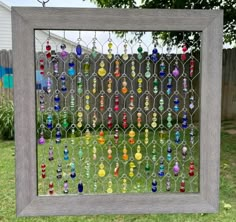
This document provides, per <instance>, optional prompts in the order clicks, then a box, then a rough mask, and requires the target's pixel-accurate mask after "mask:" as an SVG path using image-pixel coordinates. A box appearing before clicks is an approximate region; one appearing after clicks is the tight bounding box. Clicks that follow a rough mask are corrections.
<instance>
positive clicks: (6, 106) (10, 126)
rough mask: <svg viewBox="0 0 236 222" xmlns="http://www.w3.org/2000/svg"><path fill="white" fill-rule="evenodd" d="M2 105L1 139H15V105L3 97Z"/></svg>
mask: <svg viewBox="0 0 236 222" xmlns="http://www.w3.org/2000/svg"><path fill="white" fill-rule="evenodd" d="M1 101H2V102H1V104H0V137H1V138H2V139H13V138H14V104H13V101H12V100H10V99H6V98H5V97H3V96H2V97H1Z"/></svg>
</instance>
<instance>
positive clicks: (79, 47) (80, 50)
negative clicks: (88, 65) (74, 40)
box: [76, 44, 82, 56]
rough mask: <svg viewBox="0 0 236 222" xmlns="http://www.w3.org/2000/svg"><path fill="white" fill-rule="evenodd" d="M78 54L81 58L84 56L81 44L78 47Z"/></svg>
mask: <svg viewBox="0 0 236 222" xmlns="http://www.w3.org/2000/svg"><path fill="white" fill-rule="evenodd" d="M76 54H77V56H81V55H82V46H81V45H80V44H78V45H77V46H76Z"/></svg>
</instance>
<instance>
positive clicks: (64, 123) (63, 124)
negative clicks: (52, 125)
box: [62, 120, 69, 129]
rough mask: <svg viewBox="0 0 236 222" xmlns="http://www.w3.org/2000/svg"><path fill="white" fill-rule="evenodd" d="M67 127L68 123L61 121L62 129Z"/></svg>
mask: <svg viewBox="0 0 236 222" xmlns="http://www.w3.org/2000/svg"><path fill="white" fill-rule="evenodd" d="M68 126H69V123H68V122H67V121H66V120H63V123H62V127H63V128H65V129H66V128H67V127H68Z"/></svg>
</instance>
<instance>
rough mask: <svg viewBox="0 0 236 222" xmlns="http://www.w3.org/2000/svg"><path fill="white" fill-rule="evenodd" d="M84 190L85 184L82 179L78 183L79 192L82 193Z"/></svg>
mask: <svg viewBox="0 0 236 222" xmlns="http://www.w3.org/2000/svg"><path fill="white" fill-rule="evenodd" d="M83 190H84V186H83V183H82V182H81V181H80V182H79V183H78V192H79V193H82V192H83Z"/></svg>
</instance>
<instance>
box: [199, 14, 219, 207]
mask: <svg viewBox="0 0 236 222" xmlns="http://www.w3.org/2000/svg"><path fill="white" fill-rule="evenodd" d="M222 48H223V12H222V11H220V12H219V16H218V17H216V18H215V19H214V20H213V21H212V22H211V23H210V24H209V25H208V26H207V27H206V28H205V29H204V30H203V33H202V47H201V61H202V65H201V68H202V69H201V94H200V95H201V103H200V193H201V194H202V195H203V197H204V198H205V200H207V201H208V202H209V204H210V205H212V206H213V207H214V208H215V210H216V211H217V210H218V208H219V165H220V129H221V82H222Z"/></svg>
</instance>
